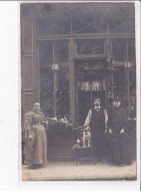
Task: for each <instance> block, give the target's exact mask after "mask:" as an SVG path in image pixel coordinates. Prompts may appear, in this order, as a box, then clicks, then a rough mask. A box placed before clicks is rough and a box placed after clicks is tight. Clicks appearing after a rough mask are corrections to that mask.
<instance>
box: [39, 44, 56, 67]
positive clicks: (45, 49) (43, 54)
mask: <svg viewBox="0 0 141 194" xmlns="http://www.w3.org/2000/svg"><path fill="white" fill-rule="evenodd" d="M39 62H40V65H49V64H53V43H52V41H40V44H39Z"/></svg>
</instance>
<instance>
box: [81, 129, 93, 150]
mask: <svg viewBox="0 0 141 194" xmlns="http://www.w3.org/2000/svg"><path fill="white" fill-rule="evenodd" d="M90 140H91V133H90V127H89V126H84V130H83V136H82V142H83V147H86V143H87V146H88V147H90Z"/></svg>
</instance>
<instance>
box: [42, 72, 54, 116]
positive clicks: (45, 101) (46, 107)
mask: <svg viewBox="0 0 141 194" xmlns="http://www.w3.org/2000/svg"><path fill="white" fill-rule="evenodd" d="M53 85H54V83H53V71H52V69H51V68H46V69H45V68H43V69H42V68H41V69H40V102H41V109H42V111H43V113H44V114H45V115H46V116H48V117H53V116H54V101H53V95H54V90H53Z"/></svg>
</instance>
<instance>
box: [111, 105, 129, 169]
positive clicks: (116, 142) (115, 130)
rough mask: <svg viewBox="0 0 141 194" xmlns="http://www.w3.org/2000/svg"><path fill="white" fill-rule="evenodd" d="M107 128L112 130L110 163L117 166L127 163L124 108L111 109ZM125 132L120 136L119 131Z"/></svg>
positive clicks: (125, 115) (125, 113)
mask: <svg viewBox="0 0 141 194" xmlns="http://www.w3.org/2000/svg"><path fill="white" fill-rule="evenodd" d="M109 126H110V128H111V129H112V135H113V138H112V161H113V162H114V163H116V164H117V165H120V164H123V163H124V164H127V163H129V155H128V145H127V111H126V110H125V109H124V108H120V107H119V108H113V109H112V111H111V117H110V122H109ZM122 128H124V129H125V132H124V133H122V134H120V132H121V129H122Z"/></svg>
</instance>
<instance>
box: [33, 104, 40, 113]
mask: <svg viewBox="0 0 141 194" xmlns="http://www.w3.org/2000/svg"><path fill="white" fill-rule="evenodd" d="M39 110H40V104H39V103H35V104H34V111H36V112H38V111H39Z"/></svg>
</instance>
